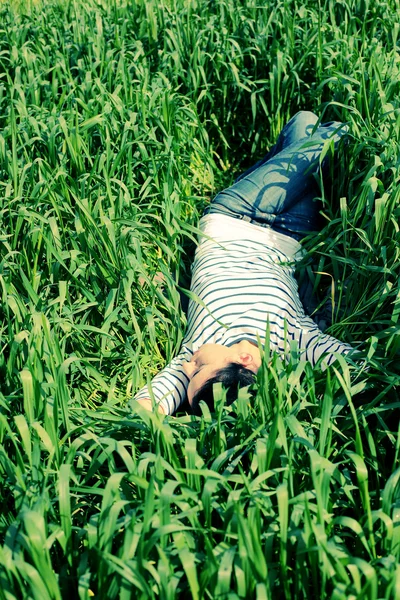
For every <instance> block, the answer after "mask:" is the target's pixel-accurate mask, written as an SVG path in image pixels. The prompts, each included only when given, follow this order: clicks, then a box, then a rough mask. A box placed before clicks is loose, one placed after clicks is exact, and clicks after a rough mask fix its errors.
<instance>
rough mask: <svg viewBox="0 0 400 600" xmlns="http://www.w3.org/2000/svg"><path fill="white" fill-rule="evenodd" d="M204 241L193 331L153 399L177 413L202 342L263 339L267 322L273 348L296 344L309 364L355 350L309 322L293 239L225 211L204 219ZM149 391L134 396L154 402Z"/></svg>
mask: <svg viewBox="0 0 400 600" xmlns="http://www.w3.org/2000/svg"><path fill="white" fill-rule="evenodd" d="M200 229H201V231H202V232H203V234H204V237H203V238H202V239H201V240H200V243H199V246H198V248H197V251H196V255H195V260H194V263H193V266H192V284H191V292H192V299H191V300H190V302H189V309H188V326H187V331H186V335H185V339H184V341H183V344H182V348H181V351H180V353H179V355H178V356H177V357H176V358H175V359H174V360H173V361H172V362H171V363H170V364H169V365H167V366H166V367H165V368H164V369H163V370H162V371H161V372H160V373H159V374H158V375H156V377H155V378H154V379H153V381H152V383H151V387H152V392H153V394H154V398H155V400H156V402H158V403H160V404H161V405H162V406H163V408H164V410H165V412H166V413H167V414H172V413H173V412H175V410H176V409H177V408H178V406H179V405H180V404H181V403H182V402H183V401H184V399H185V397H186V389H187V385H188V378H187V377H186V375H185V373H184V371H183V369H182V363H184V362H186V361H190V359H191V356H192V354H193V353H194V352H195V351H196V350H198V349H199V348H200V346H202V345H203V344H207V343H215V344H223V345H225V346H231V345H232V344H236V343H237V342H239V341H240V340H243V339H247V340H248V341H251V342H255V343H257V341H258V339H260V340H261V342H264V340H265V334H266V329H267V324H268V325H269V331H270V343H271V350H272V351H276V352H278V353H280V354H282V355H283V356H285V355H286V354H287V352H288V350H289V347H288V344H289V343H290V342H291V341H295V342H297V344H298V348H299V350H300V351H301V352H302V356H303V358H304V359H305V360H308V361H310V362H311V364H313V365H314V364H315V363H316V362H317V361H318V359H319V358H320V357H321V356H322V355H327V356H326V357H325V359H324V363H325V364H327V365H329V364H330V363H331V362H332V361H333V360H334V358H335V357H334V353H336V352H338V353H341V354H346V353H348V352H349V351H350V350H351V346H349V345H347V344H343V343H341V342H339V341H338V340H336V339H335V338H333V337H331V336H328V335H325V334H323V333H322V332H321V331H320V330H319V328H318V327H317V325H316V324H315V323H314V321H313V320H312V319H311V318H310V317H307V316H306V315H305V313H304V309H303V306H302V304H301V301H300V298H299V295H298V289H297V283H296V281H295V279H294V277H293V272H294V262H295V261H296V258H298V257H299V255H300V253H301V246H300V244H299V243H298V242H297V241H295V240H294V239H292V238H290V237H288V236H286V235H283V234H280V233H276V232H274V231H273V230H272V229H270V228H264V227H260V226H259V225H254V224H251V223H247V222H244V221H241V220H239V219H235V218H232V217H227V216H225V215H221V214H210V215H206V216H205V217H203V218H202V219H201V221H200ZM149 397H150V393H149V390H148V388H147V386H146V387H144V388H143V389H142V390H140V392H139V393H138V394H137V395H136V396H135V399H137V400H138V399H140V398H149Z"/></svg>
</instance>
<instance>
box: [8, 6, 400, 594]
mask: <svg viewBox="0 0 400 600" xmlns="http://www.w3.org/2000/svg"><path fill="white" fill-rule="evenodd" d="M17 4H18V6H17ZM17 4H14V6H10V4H9V2H8V1H7V0H5V1H4V2H1V3H0V314H1V315H2V318H1V321H0V390H1V392H0V482H1V483H0V498H1V514H0V544H1V545H0V598H4V599H6V600H10V599H13V598H33V599H35V600H47V599H57V598H68V599H69V598H79V599H81V600H83V599H88V598H90V597H93V596H95V597H96V598H99V599H105V598H107V599H108V598H110V599H113V598H116V599H121V600H127V599H130V598H140V599H143V600H147V599H152V598H162V599H164V600H174V599H175V598H194V599H203V598H204V599H210V600H211V599H214V598H220V599H227V600H228V599H229V600H235V599H237V598H256V599H257V600H264V599H276V598H277V599H278V598H279V599H280V598H282V599H286V600H291V599H310V598H316V599H320V598H321V599H328V598H331V599H333V600H342V599H343V600H345V599H346V600H347V599H354V600H355V599H358V600H364V599H371V600H375V599H378V598H379V599H396V600H398V599H400V566H399V556H400V483H399V481H400V464H399V453H400V429H399V414H400V412H399V408H400V403H399V396H398V385H399V373H400V369H399V366H400V365H399V347H400V337H399V333H400V329H399V315H400V285H399V270H400V231H399V217H400V186H399V182H400V151H399V137H400V103H399V98H400V54H399V48H398V41H397V37H398V34H399V29H400V28H399V25H398V20H399V13H400V5H399V3H398V1H397V0H385V1H383V0H382V1H380V0H370V1H367V0H348V1H345V0H342V1H340V2H339V1H333V0H319V2H318V3H317V2H315V1H314V0H303V1H300V0H277V1H276V2H267V3H261V2H255V1H254V0H247V1H245V0H218V2H211V1H210V2H205V1H200V0H199V1H197V0H163V1H162V2H161V1H160V2H156V1H152V0H130V1H129V2H123V1H122V0H121V1H117V0H114V1H113V2H106V0H104V1H100V0H97V1H96V0H88V1H86V2H79V1H78V0H76V1H74V0H64V1H62V0H59V1H55V0H54V1H50V0H49V1H43V2H42V3H40V2H29V3H27V4H26V5H25V4H22V3H17ZM300 109H309V110H314V111H317V112H318V113H319V114H323V120H333V119H336V120H343V121H347V122H349V125H350V136H349V144H348V145H347V147H346V148H342V149H341V151H340V155H339V156H338V157H337V161H336V162H337V173H336V174H335V177H334V181H333V182H331V183H329V182H326V185H325V187H324V189H323V192H322V198H323V202H324V211H323V212H324V215H325V224H326V225H325V227H324V229H323V231H322V233H321V234H320V235H319V236H317V237H313V238H312V239H309V240H307V241H306V247H307V249H308V250H309V258H308V259H307V260H306V261H305V262H304V265H303V267H304V269H306V268H307V269H308V270H309V272H310V273H311V275H312V277H313V279H314V283H315V289H316V290H317V291H320V292H322V291H323V289H324V288H329V287H330V286H331V280H332V278H333V282H334V288H335V303H334V310H333V323H332V325H331V327H330V329H329V332H330V333H332V334H333V335H335V336H337V337H338V338H340V339H342V340H343V341H347V342H350V343H355V342H362V348H363V349H364V351H365V353H366V354H367V356H368V359H369V365H370V366H369V370H367V371H366V370H364V369H362V368H361V367H360V366H357V365H351V364H346V363H345V362H343V361H341V362H340V363H336V365H335V366H334V367H331V368H329V369H328V370H327V371H326V372H324V373H322V372H321V371H320V370H319V369H318V368H317V369H315V370H313V369H311V368H310V366H309V365H306V364H304V363H299V362H298V361H297V359H296V356H295V355H294V356H293V359H292V361H291V362H290V363H289V364H288V365H284V364H282V362H281V361H280V360H279V359H278V358H277V357H273V359H272V365H271V367H270V368H268V369H267V368H265V367H264V368H263V369H262V371H261V373H260V385H259V393H258V396H257V398H256V399H255V401H254V402H252V403H251V405H249V403H248V400H247V398H246V396H245V395H244V396H241V397H240V398H239V400H238V402H237V406H236V407H235V413H233V410H232V408H230V407H226V406H225V405H224V402H223V393H222V390H221V394H220V400H219V401H218V403H217V409H216V412H215V414H210V413H209V412H208V411H207V410H205V411H204V414H203V417H202V418H197V417H193V416H191V415H188V414H185V413H184V412H183V413H180V415H179V416H178V417H177V418H162V417H160V416H159V415H154V414H150V413H146V412H142V411H140V410H138V413H137V414H134V415H132V414H130V413H128V412H127V411H126V408H125V407H126V405H127V402H128V400H129V399H130V398H131V397H132V394H133V393H134V392H135V391H136V390H137V389H139V388H140V387H141V386H142V384H143V383H145V382H146V380H147V379H148V378H150V377H151V376H152V375H154V374H155V373H156V372H157V371H158V369H160V368H161V367H162V366H163V365H164V364H165V362H166V361H168V360H169V359H170V358H171V357H172V356H173V355H174V353H176V351H177V349H178V348H179V346H180V343H181V340H182V335H183V331H184V326H185V316H184V314H183V312H182V311H181V308H180V298H179V293H178V291H177V285H178V286H181V287H185V286H187V285H188V282H189V274H190V271H189V265H190V258H191V255H192V253H193V248H194V239H195V234H196V225H197V221H198V217H199V215H201V212H202V209H203V207H204V206H205V204H206V203H207V202H208V201H209V200H210V199H211V198H212V196H213V194H215V192H216V191H217V190H219V189H221V188H222V187H223V186H226V185H229V184H230V182H231V181H232V180H233V178H234V176H235V173H237V172H239V171H240V170H242V169H244V168H246V167H247V166H249V165H250V164H252V162H254V161H255V160H257V159H258V158H260V157H261V156H262V155H263V153H265V152H266V150H267V149H268V147H269V146H270V145H271V143H272V142H273V141H274V139H275V137H276V135H277V133H278V132H279V130H280V129H281V127H282V126H283V125H284V124H285V122H286V121H287V120H288V119H289V118H290V117H291V116H292V115H293V114H294V113H295V112H296V111H297V110H300ZM159 271H161V272H163V273H164V274H165V275H166V277H167V280H166V284H165V289H164V291H161V290H160V288H159V286H157V284H156V282H155V280H154V278H155V275H156V273H157V272H159ZM321 273H327V274H328V275H323V274H321ZM321 297H323V296H321Z"/></svg>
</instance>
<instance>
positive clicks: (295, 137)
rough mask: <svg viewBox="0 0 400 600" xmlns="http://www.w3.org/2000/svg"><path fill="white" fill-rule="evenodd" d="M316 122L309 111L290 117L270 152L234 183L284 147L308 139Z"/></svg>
mask: <svg viewBox="0 0 400 600" xmlns="http://www.w3.org/2000/svg"><path fill="white" fill-rule="evenodd" d="M317 122H318V117H317V115H316V114H314V113H313V112H311V111H309V110H302V111H300V112H298V113H297V114H295V115H294V117H292V118H291V119H290V121H288V122H287V123H286V125H285V127H284V128H283V129H282V131H281V132H280V134H279V136H278V139H277V141H276V144H275V145H274V146H272V148H271V150H269V151H268V152H267V154H266V155H265V156H264V157H263V158H262V159H261V160H259V161H258V162H256V164H255V165H253V166H252V167H250V168H249V169H247V171H245V172H244V173H242V174H241V175H239V177H238V178H237V179H236V180H235V183H236V182H237V181H240V180H241V179H243V178H244V177H247V175H250V173H252V172H253V171H255V170H256V169H258V167H261V165H263V164H265V163H266V162H267V161H268V160H269V159H270V158H272V157H273V156H275V154H278V153H279V152H281V150H283V149H284V148H286V146H290V144H293V143H294V142H298V141H299V140H301V139H303V138H305V137H309V136H310V135H311V134H312V132H313V129H314V127H315V125H316V124H317Z"/></svg>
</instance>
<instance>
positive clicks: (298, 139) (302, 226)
mask: <svg viewBox="0 0 400 600" xmlns="http://www.w3.org/2000/svg"><path fill="white" fill-rule="evenodd" d="M317 124H318V117H317V116H316V115H315V114H314V113H312V112H309V111H301V112H299V113H297V114H296V115H295V116H294V117H292V119H291V120H290V121H289V122H288V123H287V125H286V126H285V127H284V128H283V130H282V132H281V133H280V135H279V137H278V140H277V143H276V145H275V146H274V147H273V148H272V149H271V150H270V152H268V154H267V155H266V156H265V157H264V158H263V159H262V160H261V161H259V162H258V163H256V164H255V165H254V166H253V167H251V168H250V169H248V170H247V171H246V172H245V173H243V174H242V175H241V176H240V177H238V178H237V180H236V181H235V183H234V184H233V185H232V186H231V187H229V188H227V189H226V190H223V191H222V192H220V193H219V194H217V196H216V197H215V198H214V200H213V201H212V203H211V204H210V206H209V207H208V208H207V209H206V211H205V213H222V214H225V215H228V216H231V217H236V218H239V219H244V220H246V221H249V222H253V223H257V224H258V225H262V226H264V227H272V229H274V230H275V231H279V232H280V233H284V234H286V235H289V236H291V237H293V238H295V239H296V240H300V239H301V238H302V237H303V236H304V235H306V234H307V233H309V232H310V231H315V230H317V229H318V220H317V217H318V205H317V203H316V202H315V198H316V197H318V196H319V188H318V185H317V183H316V180H315V177H314V176H313V175H314V174H315V173H317V172H318V170H319V169H320V168H322V170H323V169H324V168H326V160H323V161H321V153H322V151H323V149H324V148H325V147H326V144H328V145H329V143H330V140H333V141H334V143H335V144H336V143H337V142H338V141H339V139H340V138H341V137H342V135H343V134H344V133H346V131H347V127H346V126H345V125H343V124H342V123H338V122H330V123H324V124H322V125H319V126H317Z"/></svg>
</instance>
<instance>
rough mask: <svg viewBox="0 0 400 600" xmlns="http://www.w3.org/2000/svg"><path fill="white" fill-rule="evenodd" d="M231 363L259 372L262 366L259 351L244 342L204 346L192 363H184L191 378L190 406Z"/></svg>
mask: <svg viewBox="0 0 400 600" xmlns="http://www.w3.org/2000/svg"><path fill="white" fill-rule="evenodd" d="M230 363H239V364H242V365H243V366H246V367H247V368H249V369H251V370H253V371H254V372H255V373H256V372H257V369H258V367H259V366H260V364H261V358H260V353H259V350H258V348H257V347H256V346H254V345H253V344H250V342H247V341H242V342H239V343H237V344H233V345H232V346H223V345H222V344H203V346H200V348H199V349H198V350H197V351H196V352H195V353H194V354H193V356H192V358H191V360H190V362H185V363H183V365H182V367H183V370H184V371H185V373H186V375H187V376H188V378H189V386H188V389H187V396H188V400H189V404H191V403H192V399H193V397H194V396H195V395H196V393H197V391H198V390H200V389H201V388H202V387H203V385H204V384H205V383H206V382H207V381H208V379H211V378H212V377H214V376H215V375H216V373H217V371H219V370H220V369H223V368H224V367H226V366H228V365H229V364H230Z"/></svg>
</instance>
